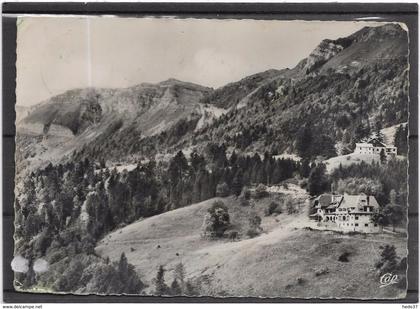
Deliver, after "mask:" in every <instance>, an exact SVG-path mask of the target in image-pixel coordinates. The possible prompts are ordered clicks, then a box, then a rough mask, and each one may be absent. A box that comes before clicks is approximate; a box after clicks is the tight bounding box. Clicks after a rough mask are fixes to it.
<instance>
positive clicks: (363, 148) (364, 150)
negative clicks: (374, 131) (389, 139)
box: [354, 139, 397, 157]
mask: <svg viewBox="0 0 420 309" xmlns="http://www.w3.org/2000/svg"><path fill="white" fill-rule="evenodd" d="M382 150H383V151H384V153H385V155H386V156H387V157H392V156H396V155H397V147H394V146H388V145H386V144H384V143H382V142H381V141H379V140H377V139H371V140H369V142H366V143H356V148H355V149H354V153H358V154H380V153H381V151H382Z"/></svg>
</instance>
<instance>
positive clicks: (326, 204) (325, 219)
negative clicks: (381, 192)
mask: <svg viewBox="0 0 420 309" xmlns="http://www.w3.org/2000/svg"><path fill="white" fill-rule="evenodd" d="M314 207H315V209H316V213H315V214H313V215H311V217H312V218H313V219H315V220H317V221H318V225H319V226H322V227H325V228H331V229H335V230H341V231H344V232H361V233H379V232H381V231H382V228H381V227H380V226H379V225H378V224H376V223H373V222H372V216H373V215H374V213H375V212H376V211H378V210H379V204H378V202H377V201H376V199H375V197H374V196H369V195H365V194H360V195H349V194H344V195H341V194H322V195H320V196H318V197H317V198H316V199H315V201H314Z"/></svg>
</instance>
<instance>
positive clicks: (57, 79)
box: [16, 17, 378, 106]
mask: <svg viewBox="0 0 420 309" xmlns="http://www.w3.org/2000/svg"><path fill="white" fill-rule="evenodd" d="M367 25H372V26H374V25H378V24H377V23H368V22H298V21H292V22H286V21H261V20H260V21H254V20H210V19H171V18H160V19H154V18H118V17H90V18H75V17H23V18H20V19H18V39H17V91H16V94H17V104H18V105H26V106H29V105H32V104H36V103H39V102H40V101H42V100H45V99H47V98H49V97H51V96H53V95H56V94H59V93H62V92H64V91H66V90H68V89H72V88H80V87H89V86H94V87H128V86H132V85H135V84H139V83H142V82H160V81H163V80H166V79H168V78H171V77H173V78H177V79H180V80H184V81H189V82H194V83H197V84H201V85H204V86H210V87H215V88H216V87H220V86H223V85H225V84H226V83H229V82H233V81H236V80H239V79H241V78H243V77H245V76H247V75H250V74H253V73H257V72H261V71H264V70H267V69H271V68H275V69H282V68H286V67H288V68H292V67H294V66H295V65H296V64H297V63H298V62H299V61H300V60H301V59H303V58H305V57H306V56H308V54H309V53H310V52H311V51H312V50H313V49H314V48H315V47H316V46H317V45H318V44H319V42H320V41H321V40H323V39H325V38H329V39H336V38H338V37H343V36H347V35H349V34H351V33H353V32H355V31H357V30H359V29H361V28H362V27H364V26H367Z"/></svg>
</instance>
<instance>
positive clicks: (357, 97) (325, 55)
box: [18, 24, 408, 159]
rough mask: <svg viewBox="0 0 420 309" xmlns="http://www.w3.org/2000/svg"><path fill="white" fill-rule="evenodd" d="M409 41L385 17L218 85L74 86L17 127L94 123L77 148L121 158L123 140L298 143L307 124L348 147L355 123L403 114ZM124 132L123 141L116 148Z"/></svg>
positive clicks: (286, 147) (167, 146)
mask: <svg viewBox="0 0 420 309" xmlns="http://www.w3.org/2000/svg"><path fill="white" fill-rule="evenodd" d="M407 44H408V40H407V33H406V31H404V30H403V29H402V28H401V26H399V25H397V24H385V25H383V26H378V27H365V28H362V29H361V30H359V31H357V32H355V33H353V34H351V35H350V36H348V37H345V38H339V39H336V40H329V39H325V40H323V41H321V42H320V44H319V45H318V46H317V47H316V48H315V49H314V50H313V51H312V52H311V53H310V54H309V55H308V57H307V58H305V59H303V60H301V61H300V62H299V63H298V64H297V65H296V66H295V67H294V68H292V69H288V68H286V69H282V70H277V69H270V70H267V71H264V72H260V73H256V74H253V75H250V76H247V77H244V78H243V79H241V80H239V81H237V82H232V83H229V84H227V85H225V86H223V87H219V88H217V89H213V88H209V87H205V86H201V85H197V84H194V83H189V82H184V81H180V80H177V79H174V78H170V79H167V80H165V81H162V82H159V83H155V84H152V83H141V84H138V85H135V86H131V87H127V88H122V89H104V88H84V89H75V90H69V91H67V92H65V93H63V94H60V95H58V96H54V97H53V98H51V99H49V100H46V101H44V102H42V103H41V104H38V105H37V107H36V108H35V109H33V110H32V112H31V113H29V115H28V116H27V117H24V118H23V119H22V120H20V122H19V123H18V131H20V129H21V128H25V127H26V129H27V130H26V132H27V131H28V130H29V131H30V130H31V128H30V125H31V124H33V123H38V124H41V126H43V129H42V132H39V131H40V130H38V131H37V132H35V135H48V133H49V128H50V127H51V125H54V126H56V127H57V126H63V127H65V128H68V129H70V130H71V132H72V133H73V135H74V136H75V137H77V136H79V135H82V134H83V132H87V131H95V130H96V132H95V133H92V136H95V138H94V139H89V138H86V139H84V142H82V143H81V144H80V145H75V146H74V149H73V153H74V154H77V155H78V156H81V157H83V156H93V157H94V158H101V157H105V158H103V159H115V158H117V157H119V158H120V159H123V158H124V157H126V155H123V153H124V152H123V150H125V152H127V153H128V154H129V155H131V154H139V155H140V156H148V155H153V154H156V153H158V152H162V151H164V152H167V151H172V150H173V151H175V150H176V149H183V148H188V147H203V146H204V145H205V144H207V143H209V142H214V141H217V143H225V144H226V145H227V146H230V147H233V148H237V149H239V150H242V151H257V150H260V151H261V150H268V151H271V152H272V153H276V152H277V153H281V152H297V151H298V150H297V147H296V146H297V144H296V142H297V136H298V135H299V130H300V128H301V127H305V126H310V127H311V128H312V131H314V132H315V131H319V135H320V136H321V137H320V139H321V140H322V142H321V141H317V143H321V144H322V143H327V144H328V143H331V141H336V142H339V143H342V144H344V145H345V147H344V149H348V150H350V148H351V147H352V144H354V142H355V140H357V138H360V137H361V135H363V134H359V133H358V130H362V131H363V130H371V129H373V128H374V127H375V126H381V127H386V126H390V125H395V124H397V123H401V122H405V121H406V119H405V118H404V117H406V114H407V113H406V110H407V103H408V97H407V95H408V94H407V93H408V83H407V78H406V74H407V70H408V63H407V52H406V51H407V47H408V45H407ZM381 109H382V110H384V112H379V111H380V110H381ZM321 124H322V126H321ZM327 127H329V128H330V129H329V130H325V128H327ZM95 128H96V129H95ZM331 129H333V130H331ZM105 133H106V134H109V136H104V134H105ZM25 134H26V133H25ZM85 135H86V136H87V134H85ZM99 136H100V137H101V138H99V139H98V137H99ZM96 139H97V140H96ZM124 141H125V142H124ZM119 142H121V143H122V144H120V145H121V148H122V149H121V151H119V150H118V151H117V150H115V149H114V148H116V147H117V148H118V147H119V146H118V143H119ZM100 143H101V144H100ZM103 143H105V145H108V146H104V145H102V144H103ZM110 147H111V148H112V149H111V148H110ZM314 147H315V146H314ZM333 147H334V145H333ZM126 148H128V149H126ZM101 152H102V153H103V154H101ZM332 153H333V150H328V152H326V151H322V150H319V149H318V150H316V151H315V154H321V155H326V156H328V155H331V154H332Z"/></svg>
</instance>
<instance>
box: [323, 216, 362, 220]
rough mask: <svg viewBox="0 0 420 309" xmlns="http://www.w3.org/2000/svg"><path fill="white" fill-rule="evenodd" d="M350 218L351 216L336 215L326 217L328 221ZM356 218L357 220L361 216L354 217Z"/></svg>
mask: <svg viewBox="0 0 420 309" xmlns="http://www.w3.org/2000/svg"><path fill="white" fill-rule="evenodd" d="M349 219H350V217H349V216H335V217H331V218H330V217H326V220H327V221H328V220H332V221H335V220H341V221H348V220H349ZM354 219H355V220H359V216H355V217H354Z"/></svg>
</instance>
